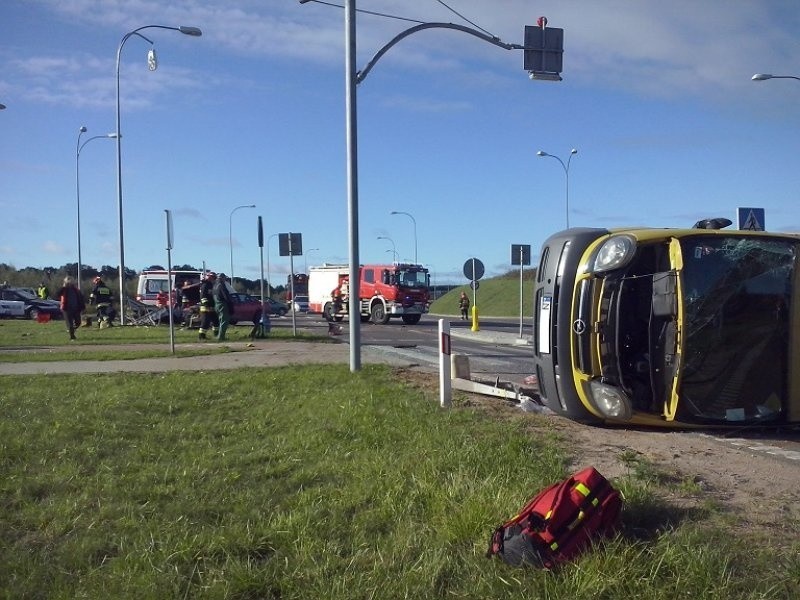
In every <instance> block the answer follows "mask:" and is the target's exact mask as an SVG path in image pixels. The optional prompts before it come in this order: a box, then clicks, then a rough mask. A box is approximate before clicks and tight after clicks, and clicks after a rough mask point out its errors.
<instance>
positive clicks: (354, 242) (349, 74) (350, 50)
mask: <svg viewBox="0 0 800 600" xmlns="http://www.w3.org/2000/svg"><path fill="white" fill-rule="evenodd" d="M310 1H311V0H299V2H300V4H305V3H307V2H310ZM326 4H327V3H326ZM344 28H345V34H344V46H345V57H346V59H345V114H346V119H345V131H346V133H345V138H346V147H347V161H346V163H347V216H348V236H347V237H348V255H349V261H348V263H349V264H348V277H349V279H350V296H351V297H353V298H357V297H358V296H359V281H358V277H359V266H360V261H359V252H358V245H359V237H358V124H357V121H358V109H357V98H356V86H357V85H358V84H359V83H361V82H363V81H364V79H365V78H366V76H367V74H368V73H369V72H370V70H371V69H372V68H373V67H374V66H375V65H376V64H377V62H378V61H379V60H380V58H381V57H382V56H383V55H384V54H386V52H388V51H389V49H390V48H392V47H393V46H394V45H395V44H397V43H398V42H400V41H401V40H403V39H405V38H406V37H408V36H409V35H412V34H414V33H417V32H419V31H423V30H425V29H432V28H443V29H454V30H456V31H461V32H463V33H467V34H469V35H473V36H475V37H477V38H479V39H481V40H483V41H485V42H489V43H490V44H494V45H495V46H498V47H500V48H504V49H506V50H526V46H523V45H520V44H506V43H504V42H502V41H501V40H500V39H499V38H498V37H497V36H493V35H490V34H487V33H485V32H483V31H478V30H477V29H472V28H470V27H465V26H463V25H458V24H454V23H419V24H417V25H415V26H413V27H410V28H409V29H406V30H405V31H403V32H401V33H399V34H398V35H396V36H395V37H394V38H393V39H392V40H391V41H390V42H388V43H387V44H385V45H384V46H383V47H382V48H381V49H380V50H378V52H377V53H376V54H375V56H373V57H372V59H371V60H370V61H369V62H368V63H367V65H366V66H365V67H364V68H363V69H361V70H360V71H359V70H357V69H356V66H357V65H356V0H345V1H344ZM536 73H539V72H538V71H535V72H534V71H531V74H536ZM550 75H552V76H553V77H551V78H553V79H555V78H556V77H557V78H558V79H559V80H560V79H561V77H560V76H559V75H558V74H557V73H551V74H550ZM349 315H350V371H352V372H355V371H358V370H360V369H361V318H360V314H359V307H358V304H357V303H355V302H351V303H350V305H349Z"/></svg>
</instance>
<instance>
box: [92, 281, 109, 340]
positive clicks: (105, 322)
mask: <svg viewBox="0 0 800 600" xmlns="http://www.w3.org/2000/svg"><path fill="white" fill-rule="evenodd" d="M92 283H93V284H94V287H92V293H91V294H89V304H91V305H93V306H94V307H95V308H96V309H97V314H96V316H95V318H96V319H97V326H98V327H100V328H105V327H111V321H112V320H113V319H114V309H113V308H112V306H111V290H110V289H109V288H108V286H106V284H105V283H103V280H102V279H101V278H100V277H99V276H98V277H95V278H94V280H93V281H92Z"/></svg>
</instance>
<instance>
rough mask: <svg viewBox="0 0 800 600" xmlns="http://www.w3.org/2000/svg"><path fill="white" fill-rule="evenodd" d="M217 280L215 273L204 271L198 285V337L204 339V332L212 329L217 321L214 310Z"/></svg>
mask: <svg viewBox="0 0 800 600" xmlns="http://www.w3.org/2000/svg"><path fill="white" fill-rule="evenodd" d="M216 281H217V274H216V273H206V276H205V278H204V279H203V283H202V284H201V285H200V334H199V335H198V339H200V340H205V339H207V338H206V333H207V332H211V331H212V330H213V327H214V324H215V323H217V313H216V311H215V310H214V284H215V283H216Z"/></svg>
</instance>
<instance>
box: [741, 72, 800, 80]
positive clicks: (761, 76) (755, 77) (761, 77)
mask: <svg viewBox="0 0 800 600" xmlns="http://www.w3.org/2000/svg"><path fill="white" fill-rule="evenodd" d="M750 79H751V80H752V81H766V80H767V79H797V80H798V81H800V77H795V76H794V75H771V74H770V73H756V74H755V75H753V76H752V77H751V78H750Z"/></svg>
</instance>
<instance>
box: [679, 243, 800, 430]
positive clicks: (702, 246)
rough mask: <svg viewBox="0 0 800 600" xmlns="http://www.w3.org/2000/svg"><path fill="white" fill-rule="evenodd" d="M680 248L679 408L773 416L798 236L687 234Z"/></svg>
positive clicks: (713, 415)
mask: <svg viewBox="0 0 800 600" xmlns="http://www.w3.org/2000/svg"><path fill="white" fill-rule="evenodd" d="M681 250H682V253H683V264H684V267H683V302H684V304H683V306H684V327H683V331H684V347H683V369H682V370H683V373H682V377H681V391H680V398H681V400H680V403H681V408H680V409H679V410H681V411H683V412H684V413H685V414H688V415H690V416H693V417H696V418H700V419H705V420H711V421H727V422H730V421H763V420H770V419H776V418H778V417H779V416H781V414H782V412H783V411H785V409H786V407H785V406H784V404H783V403H784V401H785V399H786V397H787V385H788V383H787V373H788V366H789V365H788V357H789V344H790V339H789V331H790V327H789V315H790V312H791V311H790V309H791V303H792V301H793V293H792V292H793V282H794V273H795V265H796V262H797V253H798V242H795V241H793V240H775V239H764V238H754V237H747V238H737V237H722V236H693V237H691V238H686V239H684V240H682V241H681Z"/></svg>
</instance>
